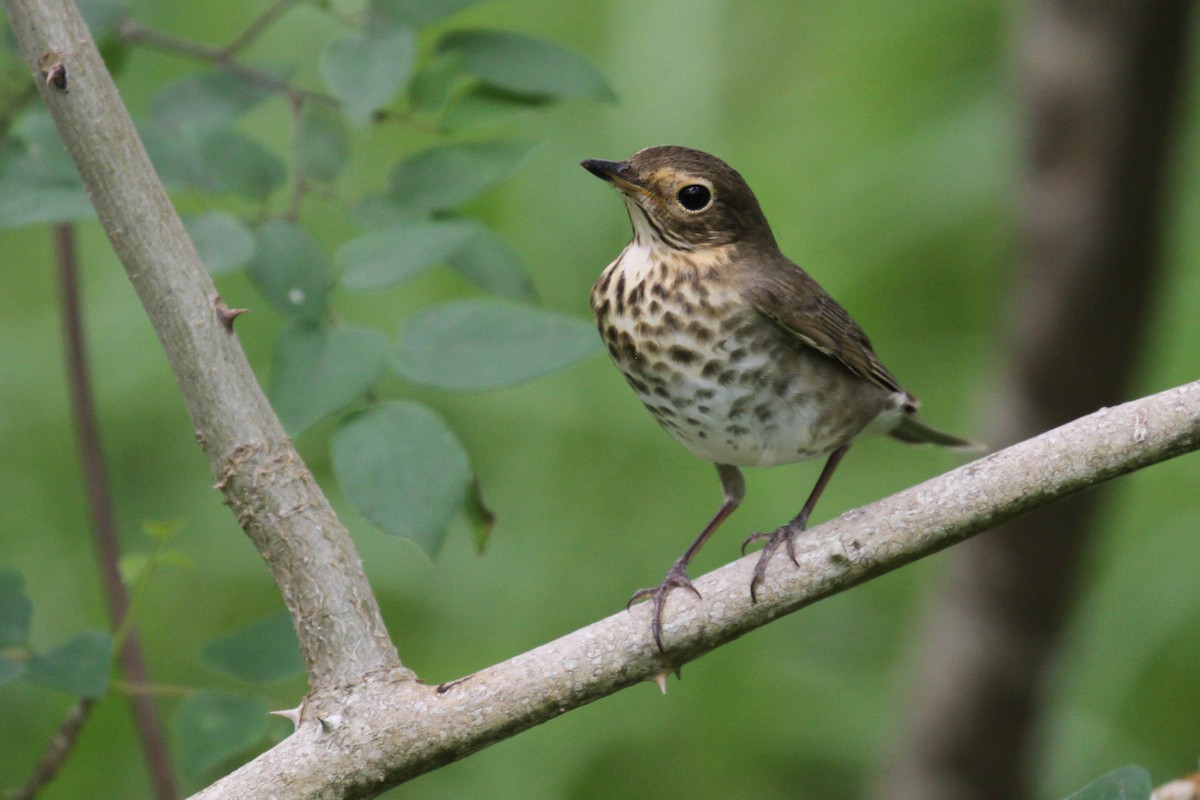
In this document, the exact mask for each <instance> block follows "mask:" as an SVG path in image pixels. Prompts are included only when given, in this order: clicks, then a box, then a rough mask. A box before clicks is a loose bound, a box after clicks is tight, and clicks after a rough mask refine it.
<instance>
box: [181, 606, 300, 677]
mask: <svg viewBox="0 0 1200 800" xmlns="http://www.w3.org/2000/svg"><path fill="white" fill-rule="evenodd" d="M200 661H201V663H203V664H204V665H205V666H207V667H211V668H212V669H215V670H216V671H217V672H220V673H221V674H223V675H226V676H228V677H230V678H233V679H235V680H240V681H247V682H249V683H270V682H271V681H277V680H280V679H282V678H289V677H291V676H293V675H297V674H299V673H301V672H303V671H304V659H303V658H301V657H300V642H299V641H298V640H297V639H296V631H295V629H294V628H293V627H292V618H291V617H290V616H288V613H287V611H280V612H278V613H277V614H272V615H271V616H269V617H266V618H264V619H261V620H259V621H258V622H254V623H251V624H250V625H247V626H246V627H244V628H241V629H239V630H236V631H234V632H233V633H229V634H226V635H224V636H221V637H219V638H217V639H213V640H212V641H211V642H209V643H208V645H207V646H206V647H205V648H204V649H203V650H201V651H200Z"/></svg>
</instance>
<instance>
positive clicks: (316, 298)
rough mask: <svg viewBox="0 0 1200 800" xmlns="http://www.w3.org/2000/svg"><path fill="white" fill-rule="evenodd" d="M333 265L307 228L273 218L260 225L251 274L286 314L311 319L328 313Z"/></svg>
mask: <svg viewBox="0 0 1200 800" xmlns="http://www.w3.org/2000/svg"><path fill="white" fill-rule="evenodd" d="M332 274H333V273H332V268H331V266H330V264H329V259H328V258H327V257H326V255H325V251H324V250H322V249H321V246H320V245H319V244H317V243H316V241H314V240H313V238H312V237H311V236H309V235H308V233H306V232H305V231H304V229H302V228H300V227H298V226H296V225H293V224H291V223H288V222H283V221H281V220H272V221H270V222H268V223H266V224H265V225H263V226H262V227H261V228H259V229H258V234H257V235H256V236H255V249H254V258H252V259H251V260H250V277H251V278H253V279H254V283H255V284H256V285H257V286H258V288H259V291H261V292H262V293H263V296H264V297H266V298H267V300H268V301H270V302H271V304H272V305H274V306H275V307H276V308H277V309H279V311H280V312H282V313H283V315H284V316H286V317H288V318H290V319H293V320H299V321H306V322H311V321H315V320H318V319H320V318H321V317H322V316H323V315H324V314H325V308H326V303H327V302H328V298H329V289H330V287H331V282H332Z"/></svg>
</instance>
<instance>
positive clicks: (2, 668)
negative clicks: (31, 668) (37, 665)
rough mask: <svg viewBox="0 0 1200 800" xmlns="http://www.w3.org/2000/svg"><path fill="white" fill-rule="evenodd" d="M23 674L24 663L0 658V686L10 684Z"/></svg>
mask: <svg viewBox="0 0 1200 800" xmlns="http://www.w3.org/2000/svg"><path fill="white" fill-rule="evenodd" d="M24 674H25V663H24V662H22V661H14V660H12V659H11V658H5V657H4V656H0V686H3V685H4V684H6V683H12V682H13V681H15V680H16V679H17V678H20V677H21V676H22V675H24Z"/></svg>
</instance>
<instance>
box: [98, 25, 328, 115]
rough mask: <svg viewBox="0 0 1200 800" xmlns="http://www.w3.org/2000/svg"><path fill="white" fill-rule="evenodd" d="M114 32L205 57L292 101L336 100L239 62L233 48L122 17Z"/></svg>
mask: <svg viewBox="0 0 1200 800" xmlns="http://www.w3.org/2000/svg"><path fill="white" fill-rule="evenodd" d="M117 35H118V36H120V37H121V40H122V41H125V42H130V43H136V44H144V45H146V46H147V47H153V48H154V49H156V50H162V51H164V52H167V53H175V54H176V55H181V56H187V57H188V58H194V59H196V60H198V61H207V62H209V63H211V64H215V65H217V66H218V67H220V68H221V69H223V70H225V71H227V72H230V73H232V74H234V75H237V76H238V77H240V78H242V79H243V80H245V81H246V82H248V83H250V84H252V85H254V86H258V87H259V88H261V89H265V90H266V91H268V92H275V93H277V94H281V95H284V96H285V97H287V98H289V99H291V100H292V101H293V102H311V103H320V104H323V105H327V106H337V105H338V101H337V100H336V99H334V98H333V97H331V96H329V95H327V94H324V93H322V92H314V91H312V90H311V89H297V88H296V87H294V86H292V85H291V84H290V83H288V82H287V81H286V80H284V79H283V78H280V77H279V76H277V75H272V74H271V73H270V72H267V71H266V70H261V69H257V68H255V67H251V66H249V65H247V64H244V63H242V62H241V61H239V60H238V59H237V58H235V57H234V55H233V52H232V51H230V49H229V48H223V47H213V46H212V45H208V44H201V43H199V42H193V41H190V40H188V39H181V38H180V37H178V36H172V35H171V34H169V33H163V32H162V31H156V30H154V29H153V28H147V27H146V26H144V25H142V24H140V23H138V22H135V21H133V20H131V19H126V20H123V21H122V22H121V23H120V24H119V25H118V26H117Z"/></svg>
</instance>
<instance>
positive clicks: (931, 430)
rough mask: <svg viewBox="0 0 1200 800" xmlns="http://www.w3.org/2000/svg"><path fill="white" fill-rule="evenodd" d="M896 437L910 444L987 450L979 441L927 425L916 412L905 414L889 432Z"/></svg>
mask: <svg viewBox="0 0 1200 800" xmlns="http://www.w3.org/2000/svg"><path fill="white" fill-rule="evenodd" d="M888 435H889V436H891V437H892V438H894V439H899V440H900V441H902V442H908V443H909V444H936V445H939V446H941V447H952V448H954V449H956V450H985V449H986V447H985V446H984V445H983V444H981V443H979V442H972V441H969V440H967V439H960V438H958V437H957V436H952V435H951V434H949V433H946V432H945V431H939V430H938V429H937V428H935V427H933V426H932V425H927V424H925V423H924V422H922V421H921V420H919V419H918V418H917V417H916V415H914V414H905V415H904V417H903V418H902V419H901V420H900V424H899V425H897V426H896V427H895V429H894V430H892V431H891V432H889V433H888Z"/></svg>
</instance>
